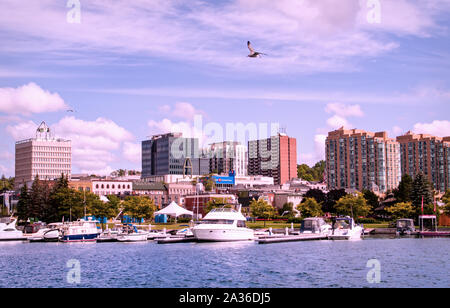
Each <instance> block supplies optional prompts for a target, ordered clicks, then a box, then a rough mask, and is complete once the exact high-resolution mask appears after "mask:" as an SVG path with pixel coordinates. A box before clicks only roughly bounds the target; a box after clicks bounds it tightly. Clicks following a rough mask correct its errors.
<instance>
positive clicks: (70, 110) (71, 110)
mask: <svg viewBox="0 0 450 308" xmlns="http://www.w3.org/2000/svg"><path fill="white" fill-rule="evenodd" d="M66 112H75V111H74V110H73V109H68V110H66Z"/></svg>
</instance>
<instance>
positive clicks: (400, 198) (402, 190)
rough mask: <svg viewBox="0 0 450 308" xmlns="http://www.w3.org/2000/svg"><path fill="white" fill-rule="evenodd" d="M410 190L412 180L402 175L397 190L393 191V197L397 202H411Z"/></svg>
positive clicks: (406, 175) (411, 188)
mask: <svg viewBox="0 0 450 308" xmlns="http://www.w3.org/2000/svg"><path fill="white" fill-rule="evenodd" d="M412 190H413V179H412V178H411V177H410V176H409V175H408V174H404V175H403V176H402V180H401V181H400V184H399V185H398V188H397V189H395V190H394V197H395V199H397V202H409V201H411V195H412Z"/></svg>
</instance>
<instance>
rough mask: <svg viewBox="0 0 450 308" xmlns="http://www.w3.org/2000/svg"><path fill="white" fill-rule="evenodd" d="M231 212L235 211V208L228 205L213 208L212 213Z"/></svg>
mask: <svg viewBox="0 0 450 308" xmlns="http://www.w3.org/2000/svg"><path fill="white" fill-rule="evenodd" d="M212 212H214V213H231V212H235V210H233V209H232V208H228V207H221V208H215V209H212V210H211V213H212Z"/></svg>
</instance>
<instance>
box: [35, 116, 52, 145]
mask: <svg viewBox="0 0 450 308" xmlns="http://www.w3.org/2000/svg"><path fill="white" fill-rule="evenodd" d="M51 138H52V135H51V131H50V127H49V126H48V125H47V123H45V122H44V121H42V123H41V124H40V125H39V127H38V128H37V130H36V139H45V140H49V139H51Z"/></svg>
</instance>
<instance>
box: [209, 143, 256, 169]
mask: <svg viewBox="0 0 450 308" xmlns="http://www.w3.org/2000/svg"><path fill="white" fill-rule="evenodd" d="M207 157H208V158H209V169H210V171H211V172H212V173H217V174H228V172H229V171H231V170H232V171H234V173H235V174H236V175H237V176H246V175H247V158H248V157H247V148H246V147H245V146H243V145H242V144H240V143H239V142H233V141H224V142H218V143H213V144H211V145H210V146H209V148H208V149H207Z"/></svg>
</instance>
